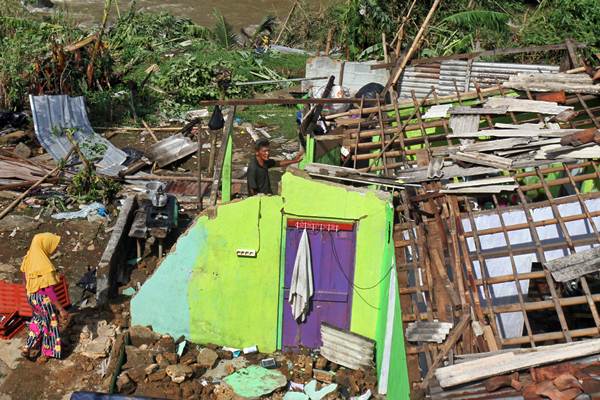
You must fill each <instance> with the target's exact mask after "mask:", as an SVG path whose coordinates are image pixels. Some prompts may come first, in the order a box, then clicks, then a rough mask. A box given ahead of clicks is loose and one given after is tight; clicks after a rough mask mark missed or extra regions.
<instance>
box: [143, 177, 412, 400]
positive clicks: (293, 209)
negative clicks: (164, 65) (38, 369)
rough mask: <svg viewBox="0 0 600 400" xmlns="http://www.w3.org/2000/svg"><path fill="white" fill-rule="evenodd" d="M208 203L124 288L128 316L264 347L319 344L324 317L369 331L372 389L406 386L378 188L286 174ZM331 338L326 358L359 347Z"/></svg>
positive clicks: (176, 332)
mask: <svg viewBox="0 0 600 400" xmlns="http://www.w3.org/2000/svg"><path fill="white" fill-rule="evenodd" d="M215 213H216V215H214V216H212V217H211V216H209V215H204V216H202V217H200V218H198V219H197V220H196V221H195V223H194V225H193V226H192V227H190V228H189V230H188V231H187V232H186V233H185V234H184V235H183V236H181V237H180V238H179V240H178V242H177V244H176V248H175V250H173V251H172V252H171V253H170V254H169V255H168V256H167V257H166V258H165V260H164V261H163V262H162V263H161V265H160V267H159V268H158V269H157V271H156V272H155V274H154V275H153V276H152V277H151V278H149V279H148V281H147V282H146V283H145V284H144V285H143V286H142V288H141V290H140V292H139V293H138V294H137V295H136V296H135V297H134V298H133V300H132V303H131V314H132V323H133V324H138V325H151V326H152V328H153V329H154V330H155V331H157V332H163V333H168V334H170V335H172V336H174V337H177V336H180V335H185V337H187V338H190V340H192V341H194V342H199V343H215V344H218V345H226V346H232V347H237V348H245V347H249V346H253V345H256V346H257V347H258V348H259V349H260V351H261V352H267V353H268V352H273V351H275V350H276V349H286V348H298V347H299V346H302V347H304V348H308V349H319V348H321V345H322V344H323V341H324V340H325V339H324V338H323V337H322V336H321V325H322V324H323V323H328V324H331V325H334V326H335V327H337V328H340V329H344V330H349V331H351V332H353V333H356V334H359V335H361V336H364V337H366V338H369V339H372V340H374V341H375V348H376V357H375V360H376V363H377V370H378V376H379V391H380V392H381V393H382V394H385V393H386V392H387V393H388V394H389V395H390V396H391V397H390V398H402V397H405V396H407V394H408V392H407V388H408V381H406V380H403V379H402V378H400V377H407V374H406V363H405V359H404V355H403V348H404V338H403V334H402V325H401V323H402V322H401V315H400V309H399V306H400V304H399V297H398V291H397V286H396V276H395V268H394V246H393V239H392V226H393V209H392V205H391V198H390V196H389V194H386V193H385V192H377V191H372V190H364V189H353V188H349V187H345V186H341V185H336V184H332V183H324V182H317V181H314V180H313V179H310V178H309V177H307V176H303V175H302V174H300V173H299V172H295V173H290V172H288V173H286V174H285V175H284V176H283V178H282V182H281V195H280V196H268V197H267V196H257V197H252V198H248V199H246V200H242V201H235V202H231V203H228V204H223V205H220V206H219V207H218V208H217V209H216V210H215ZM305 231H306V232H307V234H308V241H309V246H310V256H311V259H312V279H313V282H314V294H313V295H312V297H311V298H310V301H311V306H310V309H309V310H308V312H307V315H306V320H305V321H297V320H296V319H295V318H294V317H293V315H292V309H291V307H290V306H289V303H288V298H289V290H290V282H291V279H292V274H293V272H294V261H295V259H296V254H297V252H298V248H299V243H300V240H301V237H302V234H303V232H305ZM338 345H341V346H343V348H338V347H334V348H333V350H332V351H333V354H332V355H330V356H329V357H330V358H331V359H333V360H337V359H342V361H340V363H341V365H344V364H345V362H344V361H343V359H344V358H350V359H352V358H356V357H360V351H361V348H360V347H358V348H357V347H353V346H352V344H351V343H347V344H345V345H344V343H343V342H342V343H340V344H338ZM346 362H348V361H346ZM396 396H398V397H396Z"/></svg>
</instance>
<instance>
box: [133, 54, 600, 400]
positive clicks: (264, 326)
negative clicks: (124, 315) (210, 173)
mask: <svg viewBox="0 0 600 400" xmlns="http://www.w3.org/2000/svg"><path fill="white" fill-rule="evenodd" d="M567 47H568V45H567ZM571 50H572V49H571ZM438 61H440V62H442V63H443V62H445V61H446V60H438ZM436 62H437V61H436ZM399 63H400V62H399V61H396V62H395V63H394V64H393V67H394V70H393V71H392V74H390V75H389V76H390V77H391V78H390V81H388V84H387V85H386V86H387V87H388V89H390V88H392V89H391V90H392V91H393V87H394V86H395V84H396V83H397V84H399V87H400V88H401V87H402V82H403V81H402V80H400V81H398V82H396V81H394V80H393V79H392V78H394V77H396V76H400V75H401V73H400V74H399V73H398V66H399ZM421 64H423V63H416V64H415V65H416V66H418V65H421ZM342 65H343V64H342ZM470 65H471V67H469V68H473V65H474V63H471V64H470ZM573 66H575V65H573ZM375 67H376V66H373V67H372V68H375ZM505 67H506V68H507V71H508V72H507V73H506V74H505V76H504V77H503V78H502V79H499V78H498V77H496V78H498V79H496V78H494V81H495V82H491V81H489V80H485V78H486V76H485V74H479V75H478V74H473V73H471V74H468V76H467V77H466V78H465V79H466V81H464V82H462V81H461V83H460V84H457V82H454V83H453V84H452V86H453V87H454V91H453V92H452V91H450V90H447V91H444V90H445V89H444V90H442V86H440V85H436V84H432V85H430V89H428V90H427V91H426V92H423V93H417V92H416V90H415V89H411V90H410V96H398V95H397V94H395V93H392V94H395V95H392V96H391V101H390V102H389V103H388V104H386V103H385V102H384V101H383V100H382V99H379V98H376V99H364V98H363V99H356V98H355V99H353V100H350V99H318V101H314V104H313V111H311V112H309V113H307V114H305V119H306V118H314V119H315V121H316V119H318V118H322V119H324V120H325V121H326V123H327V125H328V126H327V127H328V129H327V131H328V132H329V133H327V134H323V135H318V134H315V132H314V131H312V130H311V129H312V127H314V124H312V123H311V121H308V120H305V121H303V123H302V125H301V133H302V134H303V135H305V136H304V138H305V139H306V156H305V160H304V162H303V163H302V165H301V168H302V169H303V170H304V174H305V175H303V176H302V175H298V173H287V174H286V175H285V176H284V178H283V180H282V186H281V192H280V195H279V196H272V197H253V198H250V199H246V200H243V201H239V202H229V200H230V199H231V191H230V187H231V170H230V167H229V166H228V165H227V164H228V161H227V160H228V159H230V157H231V155H230V152H231V148H230V147H231V146H222V151H221V152H220V153H219V160H221V161H219V165H221V164H222V167H220V166H218V168H217V169H216V171H218V172H216V173H215V177H214V179H213V183H214V184H213V188H212V189H213V190H212V194H211V205H214V204H216V198H217V197H216V194H217V190H218V187H219V183H220V182H222V188H223V189H222V193H223V197H222V199H223V203H222V204H220V205H218V206H217V207H216V208H215V209H211V210H209V212H208V213H207V215H204V216H202V217H200V218H199V219H198V220H196V222H195V224H194V225H193V227H192V228H190V229H189V230H188V232H187V233H186V235H185V236H183V237H182V238H181V239H180V240H179V242H178V244H177V248H176V249H175V250H174V251H173V252H172V253H171V254H170V255H168V256H167V258H166V259H165V261H164V262H163V263H162V265H161V266H160V268H159V269H158V270H157V272H156V273H155V275H154V276H153V277H152V278H151V279H150V280H149V281H148V282H147V283H146V284H145V285H144V286H143V287H142V290H141V291H140V293H139V294H138V295H137V296H136V297H135V298H134V299H133V301H132V316H133V319H134V322H135V323H138V324H152V326H153V327H154V328H155V329H157V330H159V331H163V332H169V333H171V334H176V335H178V334H185V335H186V336H190V337H191V338H192V339H193V340H201V341H216V342H217V343H222V344H231V345H234V346H247V345H251V344H258V346H259V348H264V349H266V350H269V351H270V350H274V349H285V348H294V347H297V346H299V345H304V346H306V347H309V348H319V347H320V346H321V345H323V344H324V342H325V341H326V337H325V336H323V332H322V330H319V329H317V328H316V327H317V326H318V327H320V328H322V327H323V326H328V325H332V326H335V327H337V328H341V329H344V330H347V331H349V333H353V334H358V335H361V336H363V337H365V338H367V339H371V340H373V341H375V361H376V365H377V369H378V376H379V391H380V393H387V395H388V397H389V398H392V399H404V398H408V395H409V392H411V393H412V394H413V395H416V394H417V393H426V394H427V395H428V396H429V397H430V398H440V399H442V398H468V397H469V396H470V394H469V393H471V392H470V391H472V393H476V395H475V397H477V396H479V395H483V393H485V397H486V398H505V396H506V395H507V393H508V394H510V395H515V396H520V395H522V394H523V395H525V394H527V393H529V392H533V393H534V394H537V395H540V394H542V393H546V394H548V393H561V394H562V395H565V396H566V395H567V392H568V391H569V390H571V392H568V393H575V392H576V394H579V393H581V392H583V391H584V389H582V388H583V386H582V387H578V388H577V390H575V389H573V388H570V387H567V386H565V385H562V383H561V382H562V381H561V380H560V379H558V378H559V375H560V374H559V373H558V372H557V371H558V370H559V369H560V368H563V367H561V366H560V365H558V366H557V365H556V364H557V363H560V362H568V364H563V365H567V366H565V367H564V368H571V371H578V373H579V375H577V376H578V377H580V378H579V379H580V381H581V382H584V383H582V384H581V385H584V386H585V385H586V384H588V383H589V384H590V385H591V383H590V382H593V381H594V380H595V379H596V375H594V373H593V371H590V370H587V369H586V368H588V367H587V366H589V364H590V362H593V361H590V358H589V357H594V356H595V355H597V354H598V353H599V352H600V350H599V348H598V342H597V339H595V338H598V337H599V336H600V317H599V315H600V314H598V310H597V305H596V303H597V302H598V301H600V281H598V278H597V275H598V274H597V273H598V267H597V266H598V265H600V264H599V263H598V260H597V259H596V258H597V257H596V255H597V251H596V249H597V248H598V247H599V245H600V230H599V228H598V227H599V226H600V195H599V194H598V193H599V189H600V169H599V165H598V162H597V161H596V159H597V158H599V157H600V145H599V143H600V138H599V137H600V133H599V132H598V129H599V128H600V117H599V112H598V111H599V110H600V106H599V104H600V99H599V98H598V96H597V92H596V87H597V85H595V84H594V82H593V81H590V78H589V77H588V76H587V75H585V76H584V75H581V74H579V75H578V74H563V73H558V69H557V68H554V67H547V68H546V67H544V68H537V67H536V68H534V69H538V70H540V71H536V72H529V71H528V67H527V66H523V67H522V68H517V67H510V66H505ZM401 69H402V68H400V72H402V71H401ZM315 74H317V73H316V72H315ZM340 75H343V73H341V74H340ZM406 76H407V79H408V78H410V77H411V75H410V74H408V75H406ZM346 78H347V77H346ZM333 81H334V80H333V79H330V80H329V81H328V85H332V84H333ZM557 85H558V86H557ZM557 89H559V90H558V91H556V90H557ZM327 101H329V102H331V103H336V102H339V103H341V102H346V103H348V102H354V103H355V106H354V108H352V109H350V110H347V111H344V112H339V113H335V114H332V113H329V114H323V115H321V111H322V105H323V104H325V103H327ZM269 102H272V103H275V102H276V101H275V100H256V99H254V100H248V101H244V100H232V101H227V100H225V101H218V102H213V103H218V104H222V105H227V104H229V105H234V106H235V105H243V104H249V105H253V104H261V103H264V104H267V103H269ZM285 102H290V101H288V100H285ZM298 102H304V103H308V104H310V99H309V100H306V101H305V100H298ZM206 104H209V102H206ZM211 104H212V103H211ZM233 112H235V108H234V110H233ZM231 117H232V116H230V118H231ZM229 131H230V129H229ZM223 135H224V136H223V139H222V143H228V140H229V139H230V133H228V129H225V130H224V133H223ZM309 177H311V178H309ZM377 189H378V190H381V191H384V192H387V193H388V194H387V195H383V194H382V192H380V191H378V190H377ZM308 194H309V195H308ZM213 200H214V202H213ZM209 215H210V216H209ZM304 229H306V230H307V231H308V232H309V239H310V235H314V238H313V239H312V240H310V242H311V244H314V248H313V249H312V250H314V251H315V252H316V253H315V254H314V255H313V253H312V252H311V256H313V257H316V259H318V261H316V262H317V264H318V266H319V268H316V269H314V270H313V273H314V274H316V277H315V285H316V288H315V293H316V294H315V297H314V299H312V300H311V301H312V302H313V303H311V304H312V306H313V307H314V308H313V309H311V310H312V311H311V312H313V313H315V314H313V317H314V318H316V320H312V322H308V323H301V322H297V321H295V320H294V319H293V318H292V317H291V306H290V305H289V303H288V301H287V299H288V296H289V290H290V274H291V272H292V265H293V263H294V260H295V255H296V253H297V250H296V249H297V248H298V246H299V242H300V233H299V231H303V230H304ZM312 250H311V251H312ZM189 254H192V255H193V257H191V258H192V260H191V261H190V260H189V259H188V258H187V257H186V256H189ZM580 254H581V255H580ZM588 254H589V257H588V256H587V255H588ZM317 271H318V272H317ZM320 274H329V275H328V277H325V275H323V276H321V275H320ZM336 274H340V275H339V276H338V275H336ZM386 274H387V275H386ZM332 277H336V278H335V279H333V278H332ZM329 281H331V284H332V285H333V286H332V287H327V286H326V285H327V283H326V282H329ZM333 282H337V283H333ZM321 285H325V286H321ZM336 285H342V286H341V287H338V286H336ZM165 287H167V288H170V291H172V292H173V293H177V295H175V296H173V299H172V300H171V299H169V300H167V299H165V297H164V288H165ZM396 287H397V293H398V295H399V299H398V300H396ZM328 303H331V304H335V307H340V308H339V310H338V311H336V312H333V311H331V313H330V310H333V308H328V307H329V306H326V305H325V304H328ZM331 304H329V305H331ZM395 305H397V306H398V307H396V306H395ZM331 306H332V305H331ZM322 307H323V308H322ZM332 307H333V306H332ZM174 310H177V312H174ZM333 314H335V315H333ZM310 315H311V314H310V313H309V316H310ZM398 318H401V321H402V324H399V323H398ZM309 319H310V318H309ZM401 325H402V327H403V329H402V332H406V337H405V335H404V334H403V333H400V332H401V331H400V326H401ZM325 331H326V332H328V331H327V329H325ZM311 332H312V333H311ZM327 334H328V333H327ZM315 335H316V336H315ZM225 342H226V343H225ZM361 346H362V347H361ZM529 347H531V350H529V349H528V348H529ZM359 348H363V349H365V348H366V347H365V344H364V343H362V344H359V342H356V347H352V346H349V348H348V349H344V351H345V352H349V353H352V351H357V350H358V349H359ZM327 351H329V350H326V352H327ZM549 364H550V366H548V365H549ZM536 368H539V369H540V370H543V371H544V374H545V375H544V376H545V377H546V378H544V379H541V380H540V378H539V376H537V375H536V374H535V369H536ZM553 368H554V369H553ZM524 370H525V371H526V372H522V371H524ZM515 371H518V372H519V373H517V374H516V375H514V374H513V375H508V374H510V373H512V372H515ZM532 371H533V372H532ZM552 371H554V372H552ZM486 379H487V380H486ZM557 379H558V380H557ZM561 379H564V377H563V378H561ZM585 382H587V383H585ZM460 385H465V386H460ZM498 389H502V390H498ZM572 389H573V390H572ZM588 392H589V393H598V392H600V391H599V390H598V389H597V388H596V389H589V390H588ZM517 398H520V397H517ZM569 398H574V397H569Z"/></svg>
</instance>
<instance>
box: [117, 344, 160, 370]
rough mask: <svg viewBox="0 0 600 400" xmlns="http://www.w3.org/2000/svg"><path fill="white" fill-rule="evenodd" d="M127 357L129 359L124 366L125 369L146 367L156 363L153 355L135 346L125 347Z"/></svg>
mask: <svg viewBox="0 0 600 400" xmlns="http://www.w3.org/2000/svg"><path fill="white" fill-rule="evenodd" d="M125 355H126V357H127V362H126V363H125V365H124V366H123V368H125V369H129V368H136V367H140V366H143V367H146V366H147V365H149V364H153V363H154V357H153V355H152V354H151V353H149V352H147V351H144V350H140V349H138V348H137V347H135V346H125Z"/></svg>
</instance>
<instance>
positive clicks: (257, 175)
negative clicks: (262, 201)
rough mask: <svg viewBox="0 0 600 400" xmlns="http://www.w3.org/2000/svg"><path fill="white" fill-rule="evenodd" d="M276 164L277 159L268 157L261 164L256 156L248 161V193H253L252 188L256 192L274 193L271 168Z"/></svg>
mask: <svg viewBox="0 0 600 400" xmlns="http://www.w3.org/2000/svg"><path fill="white" fill-rule="evenodd" d="M274 166H275V160H271V159H268V160H267V161H265V162H264V165H263V166H261V165H260V164H259V163H258V160H257V159H256V157H252V160H250V162H249V163H248V193H252V191H251V189H252V190H253V191H254V193H255V194H258V193H264V194H273V191H272V190H271V181H270V180H269V168H271V167H274Z"/></svg>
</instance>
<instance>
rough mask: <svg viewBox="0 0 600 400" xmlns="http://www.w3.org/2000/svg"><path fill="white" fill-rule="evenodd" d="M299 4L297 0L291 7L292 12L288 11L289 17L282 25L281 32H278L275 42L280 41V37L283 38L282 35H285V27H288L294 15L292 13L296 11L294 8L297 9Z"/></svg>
mask: <svg viewBox="0 0 600 400" xmlns="http://www.w3.org/2000/svg"><path fill="white" fill-rule="evenodd" d="M297 5H298V0H295V1H294V4H292V8H291V9H290V12H289V13H288V15H287V17H286V18H285V21H284V23H283V25H281V29H280V30H279V34H277V38H276V39H275V41H274V42H273V44H277V43H279V39H281V35H283V31H285V28H286V27H287V24H288V22H290V18H291V17H292V14H293V13H294V10H295V9H296V6H297Z"/></svg>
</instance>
